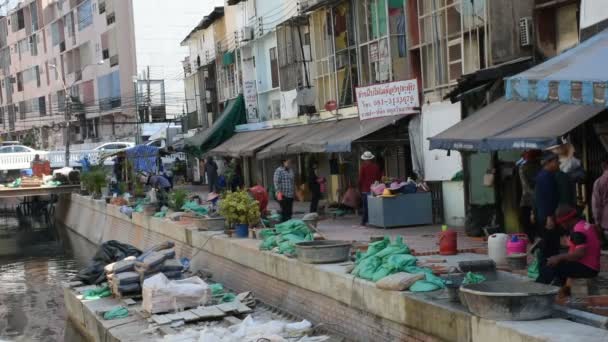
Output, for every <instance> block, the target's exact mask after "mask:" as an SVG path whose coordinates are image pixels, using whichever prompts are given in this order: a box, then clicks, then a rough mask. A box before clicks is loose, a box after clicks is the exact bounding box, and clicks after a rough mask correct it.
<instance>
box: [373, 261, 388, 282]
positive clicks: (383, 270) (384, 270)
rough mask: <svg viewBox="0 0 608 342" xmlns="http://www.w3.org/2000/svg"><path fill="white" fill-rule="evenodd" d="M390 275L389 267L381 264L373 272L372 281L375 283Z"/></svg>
mask: <svg viewBox="0 0 608 342" xmlns="http://www.w3.org/2000/svg"><path fill="white" fill-rule="evenodd" d="M391 273H392V272H391V269H390V267H389V266H388V265H386V264H382V265H380V267H378V268H377V269H376V271H375V272H374V275H373V276H372V281H373V282H377V281H378V280H380V279H382V278H384V277H386V276H388V275H389V274H391Z"/></svg>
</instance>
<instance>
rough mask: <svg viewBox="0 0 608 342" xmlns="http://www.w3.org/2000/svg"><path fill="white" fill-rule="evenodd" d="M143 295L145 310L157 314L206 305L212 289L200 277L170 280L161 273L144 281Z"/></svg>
mask: <svg viewBox="0 0 608 342" xmlns="http://www.w3.org/2000/svg"><path fill="white" fill-rule="evenodd" d="M142 295H143V303H142V308H143V309H144V311H146V312H148V313H150V314H156V313H161V312H170V311H180V310H184V309H188V308H193V307H197V306H199V305H205V304H207V303H208V302H209V301H210V300H211V289H210V288H209V286H208V285H207V283H205V282H204V281H203V280H202V279H201V278H199V277H190V278H187V279H183V280H170V279H168V278H167V277H166V276H165V275H164V274H162V273H159V274H156V275H155V276H153V277H150V278H148V279H146V280H145V281H144V282H143V292H142Z"/></svg>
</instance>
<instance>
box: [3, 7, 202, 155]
mask: <svg viewBox="0 0 608 342" xmlns="http://www.w3.org/2000/svg"><path fill="white" fill-rule="evenodd" d="M165 4H166V2H164V1H157V0H26V1H20V2H18V3H17V4H16V6H15V7H14V8H10V9H9V10H8V14H7V15H6V16H5V17H3V18H0V85H1V89H0V135H1V136H2V137H3V138H5V139H6V138H10V139H15V140H17V139H22V138H25V137H26V136H27V137H28V142H29V143H31V144H33V145H36V147H39V148H61V147H62V146H63V145H64V143H65V137H64V134H63V127H65V125H66V119H67V117H66V107H67V104H68V103H69V112H70V120H71V124H70V132H69V139H70V141H71V143H72V144H78V143H95V142H99V141H101V140H114V139H132V140H134V139H135V136H136V134H135V132H136V127H137V123H138V122H145V121H165V120H166V119H167V117H168V116H169V117H173V116H177V115H179V114H181V113H182V112H183V110H184V107H185V99H184V93H183V74H182V68H181V60H182V59H183V57H184V55H186V54H187V52H186V51H185V49H180V48H175V45H176V43H178V42H179V41H180V40H181V38H183V35H184V32H187V30H188V26H189V23H190V22H196V20H198V19H197V17H198V14H197V13H202V12H203V10H204V9H205V8H207V7H208V4H206V3H201V2H198V1H196V2H192V1H187V0H180V1H174V2H173V3H172V6H170V8H167V9H166V10H163V11H159V8H160V7H159V6H164V5H165ZM195 18H196V19H195ZM160 23H164V24H165V25H161V24H160ZM137 110H139V115H136V112H137Z"/></svg>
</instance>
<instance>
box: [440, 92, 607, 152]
mask: <svg viewBox="0 0 608 342" xmlns="http://www.w3.org/2000/svg"><path fill="white" fill-rule="evenodd" d="M604 109H605V108H604V107H602V106H592V105H571V104H561V103H558V102H536V101H509V100H506V99H504V98H502V99H500V100H497V101H495V102H493V103H491V104H489V105H487V106H486V107H484V108H482V109H481V110H479V111H477V112H476V113H475V114H473V115H471V116H469V117H467V118H466V119H464V120H462V121H461V122H459V123H457V124H456V125H454V126H452V127H450V128H448V129H447V130H445V131H443V132H442V133H440V134H438V135H436V136H434V137H432V138H430V139H429V140H430V149H431V150H436V149H442V150H459V151H479V152H489V151H498V150H512V149H521V150H523V149H545V148H547V147H550V146H552V145H555V144H557V143H558V139H559V138H560V137H561V136H563V135H564V134H566V133H568V132H569V131H571V130H573V129H574V128H576V127H577V126H578V125H580V124H582V123H584V122H585V121H587V120H589V119H590V118H592V117H593V116H595V115H596V114H598V113H599V112H601V111H602V110H604Z"/></svg>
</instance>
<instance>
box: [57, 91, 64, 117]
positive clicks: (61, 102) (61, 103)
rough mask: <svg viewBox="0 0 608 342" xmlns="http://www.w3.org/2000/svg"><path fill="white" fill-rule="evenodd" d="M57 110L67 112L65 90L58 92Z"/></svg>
mask: <svg viewBox="0 0 608 342" xmlns="http://www.w3.org/2000/svg"><path fill="white" fill-rule="evenodd" d="M57 110H58V111H59V112H65V91H63V90H60V91H58V92H57Z"/></svg>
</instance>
